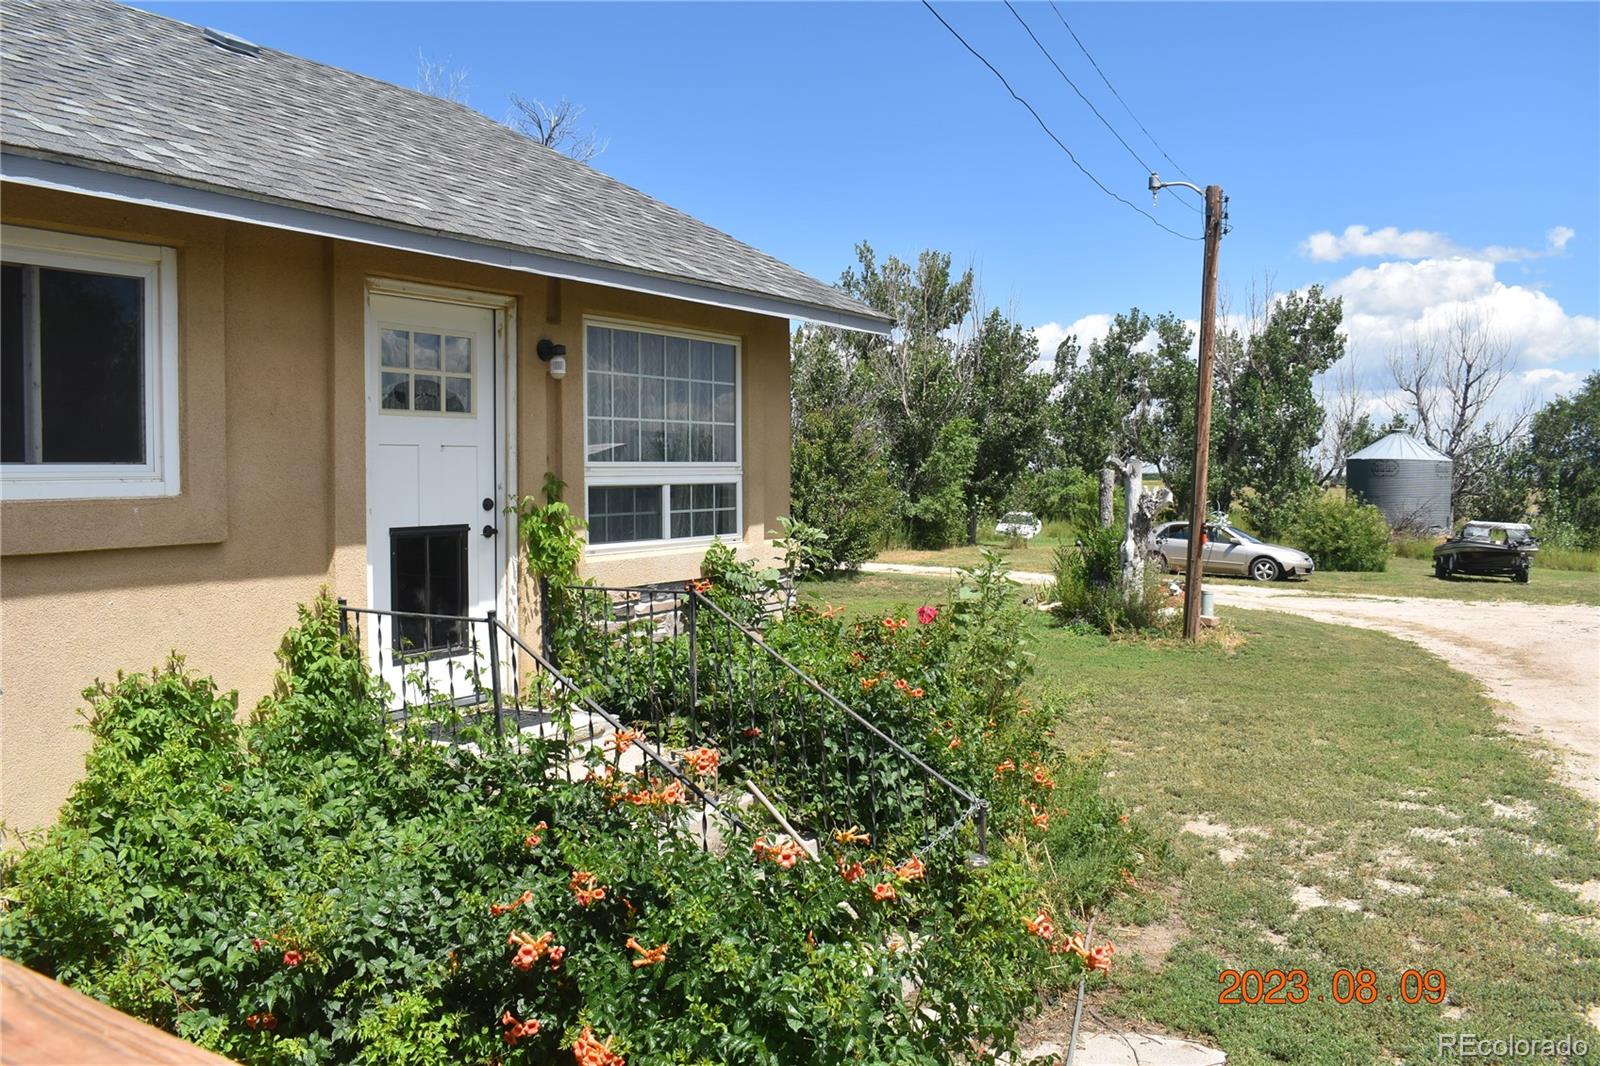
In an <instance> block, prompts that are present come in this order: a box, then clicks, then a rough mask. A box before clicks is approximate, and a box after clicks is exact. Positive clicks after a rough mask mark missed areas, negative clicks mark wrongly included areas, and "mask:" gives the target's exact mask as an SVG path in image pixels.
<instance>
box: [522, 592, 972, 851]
mask: <svg viewBox="0 0 1600 1066" xmlns="http://www.w3.org/2000/svg"><path fill="white" fill-rule="evenodd" d="M565 588H566V589H567V590H569V591H571V592H574V593H579V594H581V593H596V594H600V595H602V596H609V597H612V598H613V600H617V599H618V598H619V597H620V598H622V599H621V600H620V602H614V603H613V605H612V607H613V610H614V612H615V613H614V614H612V615H611V616H610V617H609V618H608V619H607V620H606V625H605V628H606V632H608V633H609V632H612V631H613V630H612V627H613V626H614V627H615V631H617V632H627V631H629V630H632V629H634V628H635V627H639V628H648V627H651V626H655V625H660V624H661V622H660V616H661V615H663V614H668V613H672V614H676V613H678V611H680V610H681V613H682V622H683V630H682V631H681V632H680V631H679V629H678V628H677V621H676V620H674V622H673V630H672V632H673V635H674V636H684V637H686V638H687V641H688V649H687V655H688V659H687V664H686V665H687V669H688V678H687V683H688V689H689V690H688V692H687V693H686V694H685V695H686V696H687V702H688V707H687V710H688V715H689V723H688V724H689V728H690V730H691V733H692V732H693V731H695V730H697V729H698V728H699V727H700V724H701V723H700V713H701V692H700V681H699V676H700V673H701V669H702V667H703V666H704V664H703V663H702V662H701V661H700V660H701V656H700V648H699V644H700V639H701V636H702V634H703V633H704V632H709V630H707V629H705V627H703V626H702V625H700V623H699V620H698V616H699V612H700V611H701V610H702V609H705V610H707V611H709V612H710V617H711V618H712V619H714V620H715V621H719V622H721V623H725V624H726V625H727V627H728V628H729V629H730V630H731V631H733V632H737V633H738V634H739V635H740V637H742V638H743V640H744V641H746V642H747V643H748V645H749V646H750V647H752V648H754V649H755V650H756V652H757V653H758V654H759V655H762V656H765V657H766V658H767V659H768V660H769V661H770V662H772V663H774V664H776V665H777V666H778V667H779V668H780V669H781V670H782V671H783V672H785V673H787V674H788V675H790V676H792V677H794V678H797V679H798V680H799V681H800V682H801V683H802V686H803V688H804V689H805V690H807V691H809V692H811V693H813V694H814V695H816V696H818V697H820V698H821V699H822V701H823V703H824V705H825V706H827V707H829V708H832V710H833V711H834V712H836V713H838V714H839V715H840V716H841V717H842V719H843V720H844V721H845V722H846V723H847V727H860V728H861V729H863V730H864V731H865V732H866V733H867V734H869V735H870V737H872V738H875V739H876V740H877V741H878V742H880V744H881V746H882V747H883V748H884V749H885V750H886V752H887V753H889V754H891V755H893V756H895V757H898V758H901V759H903V760H904V761H905V762H907V763H908V764H910V765H911V766H914V767H915V768H916V769H917V770H919V771H920V772H921V773H922V774H924V775H926V777H927V779H928V780H930V781H932V782H936V783H937V785H938V786H939V787H941V788H943V789H945V790H946V791H947V793H948V794H949V795H950V796H951V797H952V798H953V799H955V800H956V801H957V803H958V804H959V805H960V806H961V807H962V808H964V809H961V810H960V813H959V814H957V815H956V816H955V817H954V818H953V819H952V820H951V821H950V822H949V823H947V824H945V825H944V826H941V827H938V828H937V829H935V830H934V831H932V832H931V835H930V836H929V837H928V838H927V840H926V842H925V846H926V847H928V848H930V849H931V848H933V847H936V846H938V845H939V844H940V843H942V842H943V841H944V840H946V839H948V838H949V837H950V836H952V835H953V834H954V833H955V832H956V831H958V830H959V829H960V828H961V826H963V825H965V824H966V823H967V822H969V821H972V822H975V823H976V831H977V837H978V841H977V843H978V848H977V855H978V857H979V858H978V859H977V860H976V861H979V862H981V861H984V860H983V857H984V856H986V855H987V851H988V813H989V802H988V800H986V799H984V798H982V797H981V796H977V795H974V794H973V793H972V792H970V791H968V790H967V789H965V788H962V787H961V786H960V785H958V784H956V783H955V782H953V781H951V780H950V779H949V778H948V777H946V776H945V775H944V774H943V773H941V772H940V771H939V770H937V769H935V768H934V767H933V766H931V765H930V764H929V763H928V762H927V761H926V760H924V759H923V758H921V757H920V756H919V755H917V754H916V753H915V752H913V751H911V750H910V749H909V748H907V747H906V746H905V745H904V744H902V743H900V742H899V741H898V740H896V739H895V738H894V737H893V736H891V735H889V734H888V733H886V732H885V731H884V730H883V729H882V728H880V727H879V726H878V725H877V724H876V723H874V722H872V721H871V720H870V719H868V718H866V717H864V716H863V715H861V714H860V713H859V712H857V711H856V710H855V709H854V708H852V707H851V706H850V705H849V704H847V703H845V702H844V701H843V700H841V699H840V698H839V697H838V696H837V695H835V694H834V693H833V692H831V691H829V690H828V689H827V688H825V687H823V685H822V684H821V683H820V682H818V681H817V680H816V679H815V678H814V677H812V676H810V675H809V674H807V673H806V672H805V671H804V670H802V669H800V667H798V666H797V665H795V664H794V663H793V662H792V661H790V660H789V659H788V658H787V657H786V656H784V655H783V654H782V653H781V652H779V651H778V650H777V649H775V648H773V647H772V646H771V645H770V644H768V643H767V642H766V641H765V640H764V639H763V638H762V636H761V635H760V633H759V632H757V631H756V630H754V629H752V628H750V627H748V626H746V625H744V624H743V623H741V622H740V621H739V620H738V619H736V618H734V617H733V616H732V615H731V614H729V613H728V611H727V610H725V609H724V608H723V607H721V606H719V605H718V604H717V603H715V602H714V601H713V600H711V599H710V598H709V597H707V596H706V595H704V594H703V593H701V592H699V591H697V590H696V589H695V588H694V586H693V584H692V583H691V584H686V585H680V586H677V587H670V586H667V587H662V586H607V585H595V584H574V585H569V586H565ZM543 591H545V592H546V593H548V592H549V591H550V589H549V588H546V589H544V590H543ZM657 602H661V603H667V604H673V605H674V606H673V607H672V608H671V611H670V612H668V611H653V610H650V611H642V612H640V613H638V614H632V613H630V609H631V608H632V607H633V606H634V605H643V606H645V607H647V608H648V607H650V606H652V605H653V604H655V603H657ZM543 613H544V614H546V615H549V613H550V611H549V609H548V602H547V603H546V610H545V611H544V612H543ZM585 618H587V615H585ZM546 624H547V626H548V620H547V622H546ZM714 646H715V645H714V644H713V647H714ZM551 650H552V654H554V652H555V649H554V648H552V649H551Z"/></svg>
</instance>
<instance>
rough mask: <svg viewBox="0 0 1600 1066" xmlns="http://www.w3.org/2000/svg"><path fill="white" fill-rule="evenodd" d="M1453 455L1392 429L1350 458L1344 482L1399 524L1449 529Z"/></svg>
mask: <svg viewBox="0 0 1600 1066" xmlns="http://www.w3.org/2000/svg"><path fill="white" fill-rule="evenodd" d="M1451 467H1452V464H1451V462H1450V457H1449V456H1448V455H1444V454H1442V453H1440V452H1437V451H1435V450H1433V449H1432V448H1430V447H1428V446H1427V445H1426V444H1424V443H1423V442H1422V441H1420V440H1418V439H1417V438H1415V437H1413V436H1412V435H1411V434H1409V433H1391V434H1389V435H1388V436H1387V437H1384V438H1383V439H1382V440H1380V441H1378V442H1376V443H1374V444H1369V445H1368V446H1367V447H1365V448H1363V449H1361V450H1360V451H1359V452H1356V453H1355V454H1354V455H1352V456H1351V457H1350V458H1349V459H1347V460H1345V467H1344V471H1345V487H1346V489H1347V490H1348V491H1349V493H1350V495H1351V496H1357V497H1360V498H1361V499H1363V500H1365V501H1366V502H1368V503H1370V504H1373V505H1374V506H1376V507H1377V508H1378V510H1380V511H1382V512H1383V517H1384V518H1386V519H1388V521H1389V525H1390V526H1391V527H1392V528H1395V529H1406V530H1415V531H1418V532H1421V531H1430V532H1431V531H1434V530H1440V529H1449V528H1450V526H1451V515H1450V475H1451Z"/></svg>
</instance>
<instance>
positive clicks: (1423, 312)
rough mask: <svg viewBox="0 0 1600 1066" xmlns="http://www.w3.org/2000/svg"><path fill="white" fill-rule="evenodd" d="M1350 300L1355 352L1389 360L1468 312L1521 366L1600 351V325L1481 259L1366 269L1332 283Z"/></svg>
mask: <svg viewBox="0 0 1600 1066" xmlns="http://www.w3.org/2000/svg"><path fill="white" fill-rule="evenodd" d="M1328 292H1329V293H1330V294H1331V295H1334V296H1342V297H1344V327H1345V332H1346V333H1347V334H1348V335H1349V337H1350V347H1351V348H1352V349H1354V350H1357V351H1361V352H1367V353H1372V354H1374V355H1378V356H1382V355H1385V354H1387V353H1388V352H1389V351H1391V350H1393V349H1395V348H1397V347H1400V346H1402V345H1404V344H1405V343H1406V342H1407V341H1408V340H1410V339H1412V338H1414V337H1416V336H1417V335H1418V334H1427V333H1429V332H1431V331H1432V330H1434V329H1435V328H1441V327H1444V326H1446V325H1448V324H1449V323H1451V322H1453V321H1455V320H1456V319H1457V318H1459V317H1460V316H1462V315H1463V314H1465V315H1467V316H1469V317H1472V318H1475V319H1478V320H1480V321H1483V322H1485V323H1487V324H1488V325H1489V327H1490V328H1491V329H1493V330H1494V331H1495V332H1496V333H1497V334H1499V335H1500V336H1501V337H1502V338H1503V339H1504V340H1505V341H1506V342H1507V343H1508V344H1510V345H1511V348H1512V351H1513V354H1514V355H1515V357H1516V360H1517V362H1518V363H1519V364H1523V365H1525V364H1528V363H1533V364H1538V365H1548V364H1551V363H1556V362H1560V361H1562V360H1566V359H1572V358H1588V359H1593V358H1595V356H1596V354H1597V353H1600V321H1597V320H1596V319H1594V318H1591V317H1590V316H1588V315H1569V314H1567V312H1566V311H1565V310H1564V309H1563V308H1562V306H1561V304H1560V303H1558V302H1557V301H1556V300H1555V298H1554V297H1552V296H1550V295H1549V294H1548V293H1544V292H1541V291H1539V290H1538V289H1533V288H1529V287H1527V286H1525V285H1507V284H1505V283H1504V282H1501V281H1499V280H1498V279H1497V278H1496V277H1495V267H1494V264H1493V263H1490V262H1487V261H1485V260H1481V259H1466V258H1462V257H1457V258H1452V259H1424V260H1422V261H1420V262H1416V263H1380V264H1379V265H1378V266H1375V267H1359V268H1357V269H1355V270H1353V271H1351V272H1350V273H1349V274H1347V275H1345V276H1344V277H1342V278H1339V279H1338V280H1336V281H1334V282H1332V283H1330V284H1329V285H1328Z"/></svg>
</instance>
